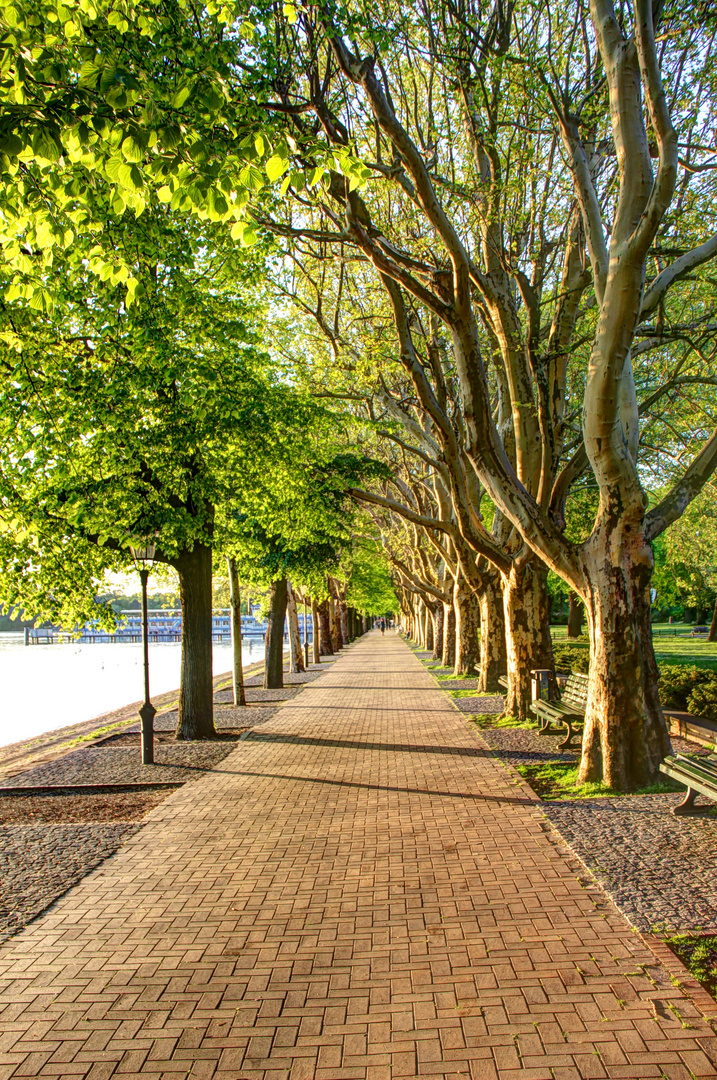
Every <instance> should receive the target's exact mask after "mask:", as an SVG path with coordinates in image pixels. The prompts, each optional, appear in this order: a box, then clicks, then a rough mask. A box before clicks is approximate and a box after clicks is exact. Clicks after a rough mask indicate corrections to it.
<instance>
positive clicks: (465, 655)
mask: <svg viewBox="0 0 717 1080" xmlns="http://www.w3.org/2000/svg"><path fill="white" fill-rule="evenodd" d="M453 607H454V608H455V613H456V657H455V665H454V669H453V674H454V675H455V676H456V677H458V676H459V675H471V676H474V675H476V674H477V672H478V668H479V666H480V642H479V640H478V632H479V630H480V601H479V599H478V596H477V595H476V593H474V592H473V590H472V589H471V587H470V586H469V584H468V582H467V581H466V580H465V578H463V577H461V576H460V575H459V576H458V577H457V578H456V583H455V586H454V589H453Z"/></svg>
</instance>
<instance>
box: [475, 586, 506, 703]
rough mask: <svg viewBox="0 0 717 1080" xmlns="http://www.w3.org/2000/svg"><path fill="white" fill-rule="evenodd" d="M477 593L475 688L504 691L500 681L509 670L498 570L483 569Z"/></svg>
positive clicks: (494, 692)
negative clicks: (478, 598)
mask: <svg viewBox="0 0 717 1080" xmlns="http://www.w3.org/2000/svg"><path fill="white" fill-rule="evenodd" d="M485 578H486V580H485V584H484V586H483V589H482V590H481V594H480V645H481V651H480V675H479V677H478V690H479V691H480V692H482V693H486V694H497V693H502V692H503V687H502V686H501V685H500V683H499V681H498V680H499V678H500V676H501V675H505V674H506V671H507V670H508V660H507V654H506V644H505V616H504V614H503V590H502V587H501V584H500V579H499V577H498V575H497V574H491V573H490V572H489V571H486V574H485Z"/></svg>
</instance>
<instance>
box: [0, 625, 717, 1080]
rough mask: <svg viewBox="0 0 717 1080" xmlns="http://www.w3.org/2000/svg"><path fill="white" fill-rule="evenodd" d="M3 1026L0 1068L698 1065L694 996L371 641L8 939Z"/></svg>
mask: <svg viewBox="0 0 717 1080" xmlns="http://www.w3.org/2000/svg"><path fill="white" fill-rule="evenodd" d="M716 1011H717V1010H716ZM0 1022H1V1031H2V1034H1V1035H0V1080H9V1078H10V1077H18V1078H20V1077H35V1076H38V1077H86V1078H87V1080H108V1078H109V1077H116V1078H117V1080H132V1078H133V1077H136V1078H140V1077H141V1078H142V1080H150V1078H151V1080H184V1078H186V1077H189V1076H191V1078H192V1080H239V1078H240V1077H247V1078H251V1080H260V1078H261V1080H303V1078H307V1080H309V1078H316V1080H334V1078H335V1080H339V1078H341V1080H354V1078H355V1080H388V1078H392V1077H395V1078H404V1077H413V1076H433V1077H443V1078H446V1080H447V1078H451V1080H458V1078H459V1077H466V1078H468V1077H471V1078H473V1080H478V1078H480V1080H489V1078H491V1080H492V1078H496V1077H500V1078H501V1080H508V1078H509V1077H510V1078H513V1077H515V1078H516V1080H518V1078H520V1080H543V1078H545V1080H548V1078H552V1080H573V1078H575V1080H579V1078H588V1077H606V1076H608V1077H615V1078H617V1077H625V1078H629V1080H637V1078H639V1077H668V1078H670V1080H688V1078H689V1077H700V1078H701V1077H717V1069H716V1068H715V1065H714V1061H715V1060H716V1059H717V1050H716V1042H717V1040H715V1038H714V1035H713V1032H712V1031H711V1029H710V1027H709V1025H708V1024H707V1023H706V1022H705V1020H704V1019H703V1017H702V1016H701V1014H700V1013H699V1011H698V1009H697V1008H696V1006H695V1004H694V1002H693V1001H692V1000H691V999H690V998H689V997H687V996H686V995H685V994H684V993H682V992H681V991H680V989H679V988H676V987H675V986H674V985H673V984H672V983H671V982H670V980H669V976H668V973H667V971H666V970H665V968H664V967H663V966H662V965H661V963H660V962H659V960H658V959H657V957H656V956H655V954H654V953H653V952H651V951H650V949H649V948H648V947H647V945H646V944H645V943H644V942H643V940H642V939H641V938H640V937H639V936H638V935H637V934H636V933H635V932H634V931H633V930H631V929H630V927H629V926H628V924H627V922H626V921H625V920H624V919H623V918H622V916H621V915H619V914H618V913H617V912H616V910H615V909H614V908H613V907H612V906H611V905H610V904H609V902H608V901H607V900H606V899H605V898H604V897H603V895H602V894H601V893H600V892H599V890H598V889H597V888H595V887H594V886H592V885H591V884H590V883H589V882H588V881H587V880H586V875H585V873H584V872H581V868H580V864H579V863H577V862H576V860H574V858H572V856H570V854H569V852H566V849H564V848H563V846H562V844H561V842H560V840H559V838H557V837H556V836H555V834H554V833H552V832H551V831H550V829H549V828H548V826H547V824H546V823H545V820H544V819H543V817H542V815H541V813H540V809H539V805H538V804H537V803H536V801H535V799H534V798H533V797H532V795H531V793H530V791H529V789H528V788H527V787H525V785H524V784H523V783H522V781H521V780H520V778H519V777H518V776H517V775H516V774H515V773H514V772H512V771H511V770H509V769H507V768H505V767H503V766H502V765H501V764H500V763H499V762H498V761H497V760H496V759H495V758H493V757H491V756H489V755H488V754H487V753H486V752H485V749H484V747H483V745H482V743H481V742H480V739H479V737H478V736H477V735H476V734H475V733H474V732H472V731H471V730H470V729H469V728H468V727H467V725H466V722H465V719H464V718H463V717H462V716H461V715H460V714H459V713H458V712H457V711H456V710H455V709H454V708H453V706H452V705H451V703H450V702H449V701H447V700H446V697H445V695H444V694H443V693H441V691H439V690H437V689H436V688H435V683H434V682H433V680H432V678H431V677H430V675H428V673H427V672H425V671H424V670H423V669H422V667H421V665H420V664H419V662H418V661H417V660H416V659H415V657H414V656H413V655H412V654H411V653H410V651H409V650H408V649H407V647H406V646H405V645H404V644H403V643H402V642H401V641H400V640H399V639H398V638H397V637H395V636H394V635H393V634H387V635H386V637H385V638H382V637H381V636H380V635H378V634H377V633H374V634H371V635H369V636H368V637H367V638H364V639H362V640H361V641H360V642H358V643H357V644H356V645H355V646H353V647H352V648H351V649H349V650H347V652H346V653H345V654H344V655H342V656H341V657H340V658H339V660H338V661H337V662H336V663H335V664H333V665H332V666H331V667H330V668H328V669H327V671H326V672H325V673H324V674H323V675H322V676H321V678H320V679H319V680H318V681H317V682H315V683H313V684H311V685H310V686H308V687H307V688H306V689H305V690H304V691H303V692H302V694H301V695H300V697H299V698H297V699H296V700H295V701H293V702H291V703H290V704H288V705H286V706H283V707H282V709H281V711H280V713H279V715H278V716H277V717H276V718H275V719H274V720H272V721H271V722H270V723H268V724H266V725H264V726H263V727H261V728H260V729H256V730H255V731H254V732H253V733H251V736H250V738H248V739H247V740H246V741H244V742H243V743H241V745H240V746H239V747H238V749H237V750H236V751H235V752H234V753H233V754H232V755H231V756H230V757H228V758H226V759H225V760H224V761H223V762H222V764H221V765H220V766H219V767H218V768H217V769H216V770H215V771H214V772H213V773H212V774H211V775H210V776H208V777H205V778H204V779H201V780H199V781H198V782H197V783H194V784H191V785H188V786H187V787H185V788H183V789H181V790H180V791H178V792H176V793H175V794H173V795H172V796H171V797H170V798H169V799H168V800H167V801H166V802H164V803H163V804H162V805H161V806H160V807H158V808H157V809H156V810H154V811H153V812H152V814H151V815H150V817H149V818H148V821H147V825H146V827H145V828H144V829H142V830H141V831H140V832H139V833H137V834H136V835H135V836H134V837H133V838H132V839H131V840H130V841H129V842H128V843H127V844H126V845H125V846H124V847H123V848H121V849H120V851H119V852H118V853H117V854H116V855H115V856H113V857H112V858H111V859H110V860H108V861H107V862H106V863H104V864H103V866H102V867H101V868H99V869H98V870H97V871H95V872H94V873H92V874H90V875H89V877H87V878H85V880H84V881H83V882H81V883H80V884H79V885H78V886H76V887H75V888H74V889H72V890H71V891H70V892H69V893H68V894H67V895H66V896H65V897H63V898H62V899H61V900H60V901H59V902H58V903H57V904H56V905H55V906H54V907H53V908H52V909H51V910H50V911H48V912H47V913H46V914H45V915H44V916H41V917H40V918H39V919H37V920H36V921H35V922H34V923H32V924H31V925H30V926H29V927H28V928H27V929H26V930H25V931H24V932H23V933H21V934H20V935H18V936H17V937H16V938H13V939H11V940H10V941H9V942H7V943H6V945H5V946H3V947H2V948H1V949H0Z"/></svg>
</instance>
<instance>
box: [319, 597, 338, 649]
mask: <svg viewBox="0 0 717 1080" xmlns="http://www.w3.org/2000/svg"><path fill="white" fill-rule="evenodd" d="M317 612H318V616H319V626H318V630H319V653H320V655H321V656H333V655H334V646H333V642H332V640H331V614H330V607H329V601H328V600H322V601H321V603H320V604H318V605H317Z"/></svg>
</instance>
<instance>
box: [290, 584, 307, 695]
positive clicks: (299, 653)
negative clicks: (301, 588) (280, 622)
mask: <svg viewBox="0 0 717 1080" xmlns="http://www.w3.org/2000/svg"><path fill="white" fill-rule="evenodd" d="M286 614H287V621H288V623H289V670H290V671H293V672H294V673H295V674H296V673H298V672H300V671H306V665H305V663H304V652H303V649H302V648H301V632H300V631H299V613H298V611H297V610H296V595H295V593H294V590H293V588H292V587H291V582H290V581H287V583H286Z"/></svg>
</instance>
